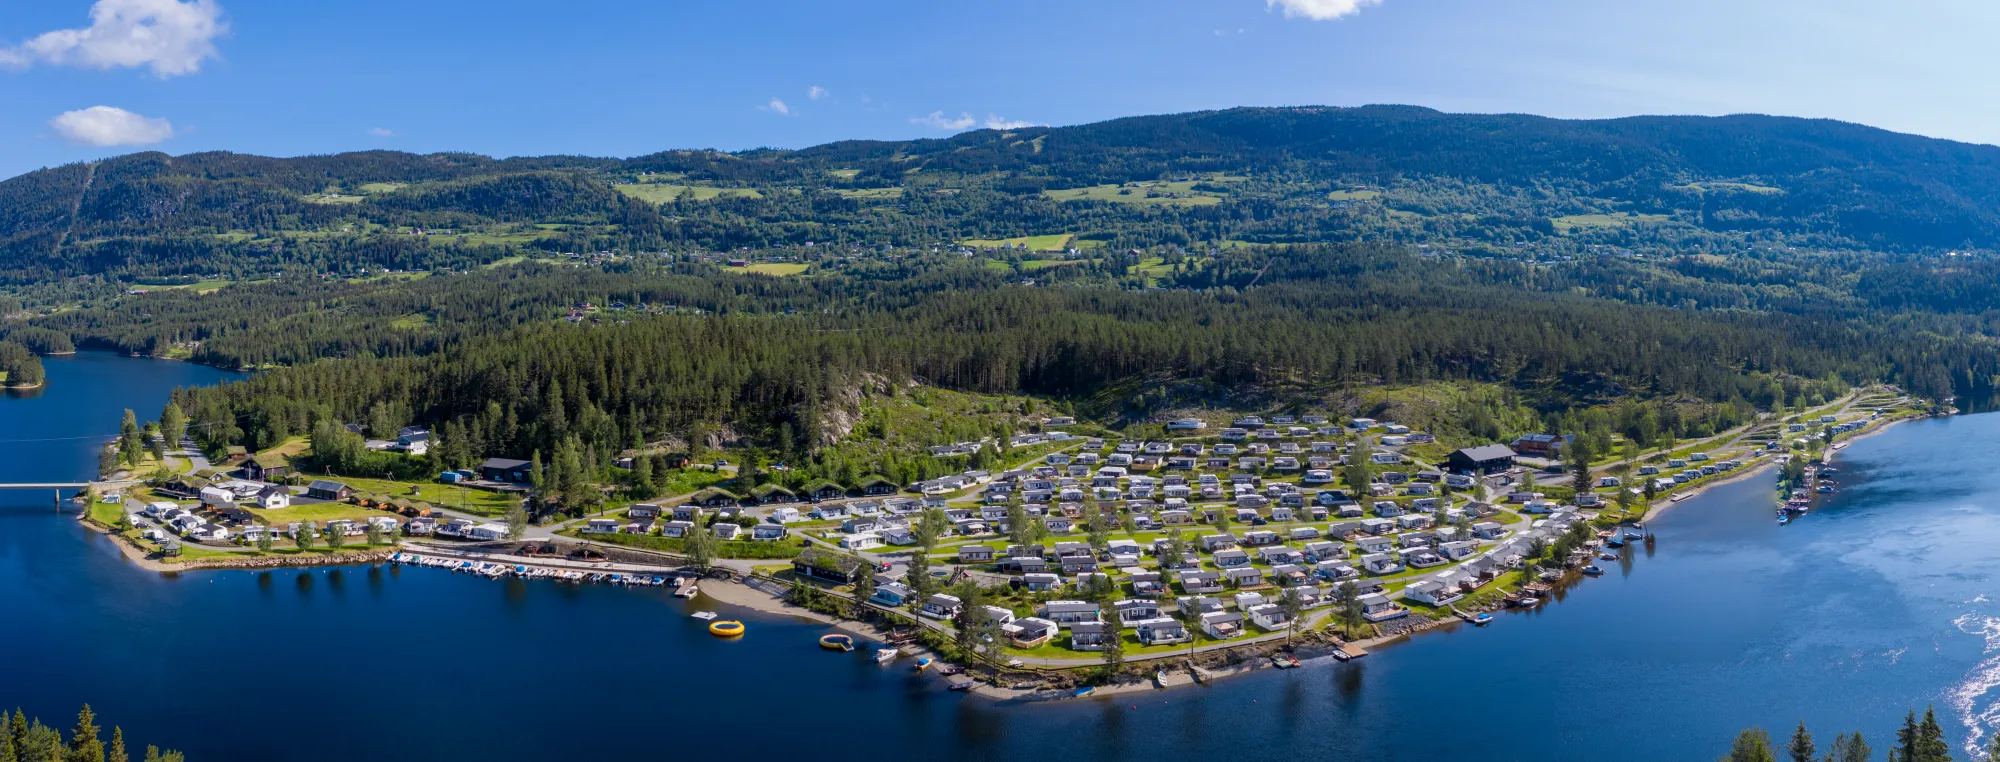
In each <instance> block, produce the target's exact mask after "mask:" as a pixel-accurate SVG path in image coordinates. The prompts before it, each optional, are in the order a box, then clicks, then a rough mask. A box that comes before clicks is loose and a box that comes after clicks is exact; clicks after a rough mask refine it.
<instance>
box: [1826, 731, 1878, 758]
mask: <svg viewBox="0 0 2000 762" xmlns="http://www.w3.org/2000/svg"><path fill="white" fill-rule="evenodd" d="M1874 754H1875V750H1873V749H1870V748H1868V742H1867V741H1866V740H1863V739H1862V738H1861V734H1860V733H1842V734H1840V735H1838V736H1835V737H1834V739H1833V747H1832V748H1830V749H1828V750H1827V752H1826V762H1869V758H1870V757H1872V756H1874Z"/></svg>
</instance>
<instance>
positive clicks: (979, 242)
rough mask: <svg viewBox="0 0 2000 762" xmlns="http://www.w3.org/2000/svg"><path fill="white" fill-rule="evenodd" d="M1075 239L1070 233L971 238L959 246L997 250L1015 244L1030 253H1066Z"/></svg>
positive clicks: (960, 242) (1015, 246)
mask: <svg viewBox="0 0 2000 762" xmlns="http://www.w3.org/2000/svg"><path fill="white" fill-rule="evenodd" d="M1074 238H1076V236H1074V235H1070V234H1068V233H1058V234H1055V235H1030V236H1022V237H1020V238H971V239H967V240H963V241H959V242H958V244H959V245H960V246H970V247H972V248H975V249H997V248H1000V247H1001V246H1005V245H1007V244H1013V245H1014V248H1017V249H1019V248H1023V247H1025V248H1027V250H1029V251H1065V250H1067V249H1069V244H1070V241H1071V240H1072V239H1074Z"/></svg>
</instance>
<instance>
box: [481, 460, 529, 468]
mask: <svg viewBox="0 0 2000 762" xmlns="http://www.w3.org/2000/svg"><path fill="white" fill-rule="evenodd" d="M529 465H530V464H529V463H528V461H525V460H514V459H513V458H487V459H486V462H484V463H481V464H479V467H480V468H482V469H485V468H493V469H499V470H501V471H511V470H514V469H516V468H526V467H528V466H529Z"/></svg>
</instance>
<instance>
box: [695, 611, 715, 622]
mask: <svg viewBox="0 0 2000 762" xmlns="http://www.w3.org/2000/svg"><path fill="white" fill-rule="evenodd" d="M689 616H692V617H694V618H696V619H699V620H701V621H704V622H706V621H710V620H712V619H714V618H715V612H713V611H697V612H694V613H693V614H690V615H689Z"/></svg>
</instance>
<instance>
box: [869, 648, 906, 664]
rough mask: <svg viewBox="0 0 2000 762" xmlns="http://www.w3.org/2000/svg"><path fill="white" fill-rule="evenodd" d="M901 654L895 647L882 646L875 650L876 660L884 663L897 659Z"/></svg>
mask: <svg viewBox="0 0 2000 762" xmlns="http://www.w3.org/2000/svg"><path fill="white" fill-rule="evenodd" d="M900 655H901V654H899V653H897V651H896V649H894V648H881V649H877V650H876V651H875V661H876V662H878V663H882V664H888V663H889V662H892V661H895V660H896V657H897V656H900Z"/></svg>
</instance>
